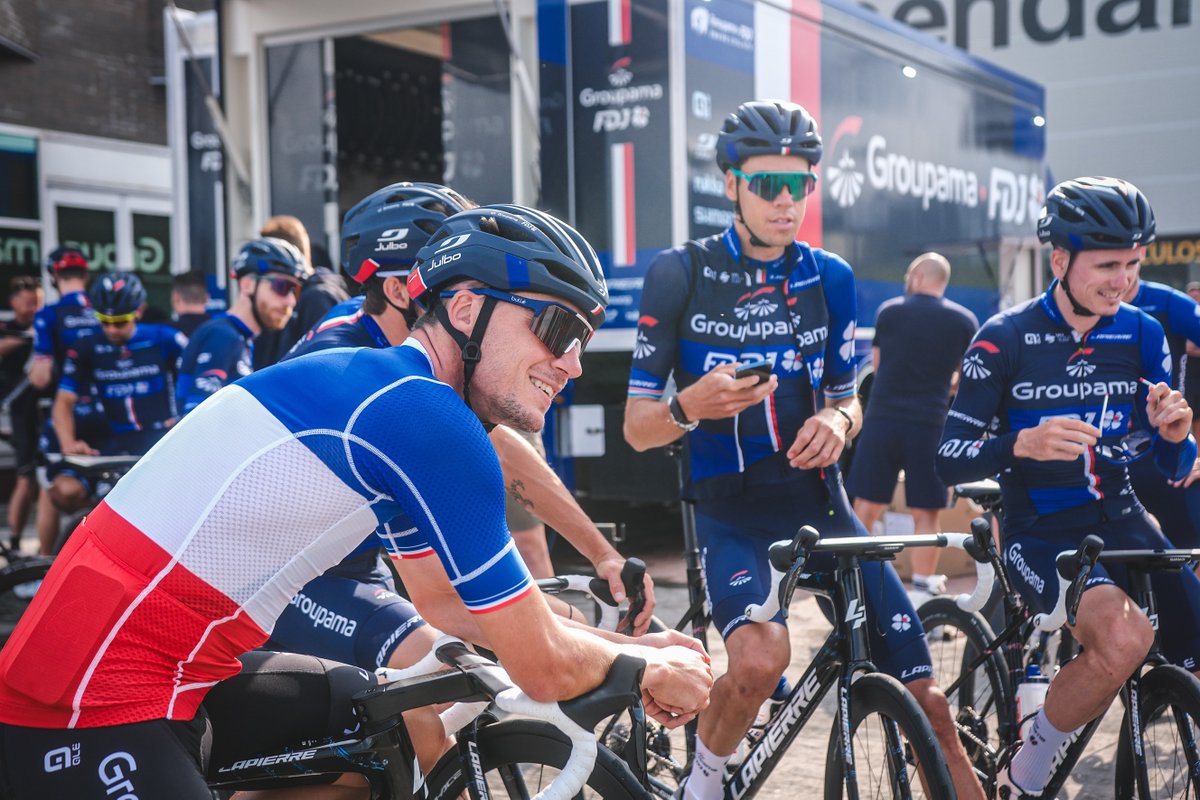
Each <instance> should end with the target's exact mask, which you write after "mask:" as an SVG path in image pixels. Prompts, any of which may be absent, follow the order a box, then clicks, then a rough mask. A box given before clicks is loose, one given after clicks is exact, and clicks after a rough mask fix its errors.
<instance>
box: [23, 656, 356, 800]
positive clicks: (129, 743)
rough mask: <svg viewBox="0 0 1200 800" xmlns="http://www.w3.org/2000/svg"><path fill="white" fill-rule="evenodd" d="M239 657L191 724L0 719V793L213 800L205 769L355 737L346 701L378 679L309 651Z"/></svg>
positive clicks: (31, 799) (29, 799) (29, 797)
mask: <svg viewBox="0 0 1200 800" xmlns="http://www.w3.org/2000/svg"><path fill="white" fill-rule="evenodd" d="M241 661H242V665H243V669H242V672H241V673H239V674H238V675H236V676H234V677H232V678H229V679H227V680H224V681H221V682H220V683H218V684H217V685H216V686H215V687H213V689H212V690H211V691H210V692H209V694H208V696H207V697H206V698H205V700H204V703H203V705H201V707H200V711H199V713H198V714H197V715H196V717H195V719H192V720H190V721H187V722H181V721H173V720H171V721H169V720H150V721H147V722H138V723H131V724H128V725H112V726H106V727H99V728H77V729H74V730H61V729H49V728H27V727H21V726H17V725H5V724H2V723H0V797H4V798H6V800H45V798H60V797H61V798H72V800H93V798H94V799H95V800H114V798H120V797H137V798H138V800H212V793H211V792H210V791H209V789H208V785H207V782H206V781H205V777H204V776H205V774H206V773H208V774H213V775H217V774H219V772H220V769H221V768H222V767H228V766H230V765H232V764H235V763H236V762H238V761H240V760H243V759H248V758H254V757H257V756H267V755H274V754H278V753H280V752H282V751H284V750H285V749H287V750H294V749H296V748H297V747H300V746H304V745H308V744H313V743H317V742H324V741H329V740H332V739H345V738H347V737H348V736H350V735H351V734H353V733H354V732H355V731H356V730H357V729H358V726H359V721H358V719H357V717H356V715H355V713H354V707H353V704H352V703H351V699H350V698H351V697H352V696H353V695H355V694H356V693H358V692H360V691H362V690H364V689H368V688H370V687H372V686H374V685H375V677H374V676H373V675H371V674H370V673H368V672H366V671H364V670H361V669H359V668H357V667H351V666H348V665H345V664H338V663H336V662H333V661H326V660H323V659H319V658H315V657H313V656H304V655H297V654H295V653H271V652H267V651H254V652H251V653H246V654H245V655H244V656H242V657H241ZM333 779H334V778H333V777H330V778H328V780H333Z"/></svg>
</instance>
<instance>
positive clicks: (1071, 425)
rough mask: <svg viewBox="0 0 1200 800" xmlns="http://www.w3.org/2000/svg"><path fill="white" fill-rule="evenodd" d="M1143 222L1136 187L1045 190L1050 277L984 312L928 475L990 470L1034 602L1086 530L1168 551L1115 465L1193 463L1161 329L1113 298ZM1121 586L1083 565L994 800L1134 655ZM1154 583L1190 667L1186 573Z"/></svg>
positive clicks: (1101, 181) (1017, 782) (1033, 774)
mask: <svg viewBox="0 0 1200 800" xmlns="http://www.w3.org/2000/svg"><path fill="white" fill-rule="evenodd" d="M1154 229H1155V226H1154V213H1153V211H1152V210H1151V208H1150V204H1149V202H1148V201H1147V200H1146V197H1145V195H1143V194H1142V193H1141V192H1139V191H1138V189H1137V188H1136V187H1135V186H1133V185H1132V184H1130V183H1128V182H1126V181H1122V180H1116V179H1112V178H1080V179H1077V180H1069V181H1065V182H1063V183H1061V184H1059V185H1058V186H1056V187H1055V188H1054V189H1053V190H1052V191H1051V192H1050V194H1049V195H1048V196H1047V198H1046V205H1045V207H1044V208H1043V209H1042V215H1041V218H1040V219H1039V221H1038V238H1039V239H1041V241H1042V242H1043V243H1049V244H1050V245H1051V246H1052V248H1053V250H1052V251H1051V255H1050V265H1051V269H1052V270H1053V272H1054V278H1055V279H1054V281H1053V283H1052V284H1051V285H1050V288H1049V289H1047V290H1046V292H1045V294H1043V295H1042V296H1041V297H1037V298H1034V299H1033V300H1030V301H1028V302H1026V303H1023V304H1021V305H1019V306H1017V307H1015V308H1012V309H1010V310H1008V311H1005V312H1003V313H1000V314H997V315H996V316H994V317H992V318H991V319H990V320H988V322H987V323H986V324H985V325H984V326H983V328H982V329H981V330H980V331H979V333H978V335H977V336H976V337H975V340H974V341H973V342H972V344H971V347H970V348H969V349H968V350H967V354H966V356H965V358H964V360H963V364H962V381H961V384H960V386H959V391H958V397H957V399H956V400H955V402H954V405H953V407H952V408H951V410H950V415H949V418H948V420H947V422H946V429H945V432H944V434H943V437H942V443H941V447H940V449H939V452H938V470H939V473H940V474H941V476H942V478H943V479H944V480H945V481H946V482H947V483H961V482H965V481H970V480H975V479H978V478H983V477H987V476H991V475H994V474H996V473H999V480H1000V486H1001V491H1002V494H1003V498H1004V509H1005V515H1004V524H1003V544H1004V556H1005V562H1006V565H1007V568H1008V571H1009V574H1010V576H1011V579H1012V581H1013V583H1014V585H1016V586H1017V587H1018V588H1019V589H1020V591H1021V594H1022V595H1023V597H1024V599H1025V600H1026V602H1027V603H1028V604H1029V605H1030V606H1031V607H1032V608H1033V609H1035V610H1037V611H1049V610H1050V608H1051V607H1052V606H1053V605H1054V603H1055V600H1056V598H1057V594H1058V580H1057V573H1056V571H1055V564H1054V559H1055V556H1056V555H1057V554H1058V553H1059V552H1061V551H1063V550H1073V549H1075V548H1076V547H1077V546H1078V544H1079V542H1080V540H1081V539H1082V538H1083V537H1084V536H1085V535H1087V534H1096V535H1098V536H1100V537H1101V538H1102V539H1103V540H1104V542H1105V545H1106V548H1108V549H1140V548H1155V547H1158V548H1162V547H1170V546H1171V544H1170V542H1169V541H1168V540H1167V537H1165V536H1163V533H1162V532H1161V531H1160V530H1159V529H1158V527H1157V526H1156V525H1155V524H1154V522H1153V521H1152V520H1151V519H1150V518H1149V517H1148V516H1147V514H1146V513H1145V511H1144V509H1143V508H1142V505H1141V503H1140V502H1139V501H1138V499H1137V497H1136V496H1135V495H1134V493H1133V490H1132V489H1131V488H1130V484H1129V477H1128V474H1127V471H1126V464H1127V463H1128V462H1129V461H1130V460H1132V459H1135V458H1139V457H1145V458H1148V459H1153V460H1154V463H1155V464H1156V465H1157V466H1158V468H1159V469H1160V470H1161V471H1162V472H1163V473H1164V474H1165V475H1166V476H1167V477H1170V478H1175V479H1177V478H1180V477H1182V476H1184V475H1186V474H1187V473H1188V471H1189V470H1190V468H1191V466H1192V463H1193V462H1194V460H1195V457H1196V443H1195V441H1194V440H1193V439H1192V438H1191V436H1190V434H1189V431H1190V430H1191V422H1192V412H1191V410H1190V409H1189V408H1188V406H1187V404H1186V403H1185V402H1184V401H1183V398H1182V396H1181V395H1180V394H1179V392H1177V391H1173V390H1171V388H1170V386H1169V383H1168V382H1169V381H1170V375H1169V373H1168V370H1169V368H1170V358H1169V352H1168V350H1167V349H1166V344H1165V341H1164V338H1163V330H1162V326H1161V325H1159V324H1158V322H1156V321H1155V320H1154V319H1153V318H1151V317H1150V316H1149V315H1147V314H1146V313H1144V312H1142V311H1140V310H1138V309H1136V308H1134V307H1133V306H1129V305H1125V304H1123V303H1122V302H1121V298H1122V296H1124V295H1125V293H1126V291H1127V290H1128V289H1129V287H1130V284H1131V282H1132V281H1133V280H1135V279H1136V277H1137V269H1138V265H1139V263H1140V261H1141V260H1142V258H1143V257H1144V255H1145V248H1146V245H1147V244H1149V243H1150V242H1152V241H1153V240H1154ZM1127 589H1128V586H1127V584H1126V580H1125V575H1124V571H1123V570H1121V569H1117V568H1115V567H1113V566H1108V567H1105V566H1103V565H1099V566H1097V567H1096V568H1095V570H1094V571H1093V572H1092V575H1091V579H1090V580H1089V581H1088V585H1087V590H1086V592H1085V593H1084V595H1083V599H1082V601H1081V602H1080V605H1079V613H1078V618H1077V623H1076V626H1075V628H1074V629H1073V633H1074V636H1075V638H1076V639H1077V640H1078V641H1079V642H1080V643H1081V644H1082V645H1083V653H1082V654H1081V655H1080V656H1079V657H1078V658H1075V659H1074V660H1072V661H1071V662H1070V663H1069V664H1067V665H1066V666H1064V667H1063V668H1062V670H1061V671H1060V672H1059V673H1058V675H1057V677H1055V679H1054V681H1053V682H1052V683H1051V685H1050V692H1049V695H1048V696H1047V698H1046V703H1045V706H1044V707H1043V708H1042V709H1041V710H1040V711H1039V712H1038V714H1037V716H1036V718H1035V719H1034V721H1033V723H1032V727H1031V732H1030V735H1029V737H1028V739H1027V740H1026V741H1025V742H1024V743H1023V745H1022V746H1021V748H1020V750H1019V751H1018V752H1017V753H1016V755H1015V756H1014V757H1013V758H1012V760H1011V762H1010V763H1009V764H1007V766H1005V767H1002V769H1001V771H1000V774H999V776H998V785H999V786H1000V792H1001V793H1000V794H999V796H1000V797H1001V798H1019V797H1023V796H1037V795H1038V794H1039V793H1040V792H1041V790H1042V788H1043V787H1044V786H1045V783H1046V781H1047V780H1048V778H1049V775H1050V773H1051V764H1052V760H1053V758H1054V755H1055V753H1056V751H1057V750H1058V749H1059V746H1060V745H1061V744H1063V743H1064V742H1065V741H1066V740H1067V738H1068V737H1070V735H1071V732H1072V731H1074V730H1075V729H1076V728H1079V727H1080V726H1082V725H1084V724H1085V723H1086V722H1088V721H1089V720H1092V719H1094V718H1095V717H1097V716H1099V715H1100V714H1101V713H1103V712H1104V710H1105V709H1107V708H1108V706H1109V705H1110V704H1111V702H1112V700H1113V698H1114V696H1115V695H1116V693H1117V691H1118V689H1119V687H1120V685H1121V684H1122V683H1123V682H1124V680H1125V679H1126V678H1127V677H1128V676H1129V675H1130V674H1131V673H1132V672H1133V671H1134V670H1135V669H1137V668H1138V667H1139V666H1140V665H1141V663H1142V659H1143V658H1144V657H1145V655H1146V652H1147V651H1148V650H1149V648H1150V645H1151V644H1152V642H1153V637H1154V631H1153V629H1152V628H1151V625H1150V622H1149V620H1147V619H1146V617H1145V615H1144V614H1143V613H1142V612H1141V611H1140V610H1139V609H1138V608H1137V607H1136V606H1135V605H1134V603H1133V601H1132V600H1131V599H1130V598H1129V596H1128V595H1127V594H1126V590H1127ZM1154 589H1155V591H1156V592H1157V594H1158V598H1159V607H1160V610H1161V613H1160V619H1161V621H1162V623H1163V627H1162V641H1163V645H1164V649H1165V651H1166V654H1167V655H1168V657H1170V658H1171V659H1172V660H1174V661H1177V663H1180V664H1182V665H1184V666H1185V667H1187V668H1188V669H1195V668H1196V664H1197V661H1196V659H1197V657H1200V581H1198V580H1197V579H1196V576H1195V575H1193V574H1192V573H1190V572H1183V573H1161V574H1158V575H1157V576H1155V577H1154ZM1022 793H1024V794H1022Z"/></svg>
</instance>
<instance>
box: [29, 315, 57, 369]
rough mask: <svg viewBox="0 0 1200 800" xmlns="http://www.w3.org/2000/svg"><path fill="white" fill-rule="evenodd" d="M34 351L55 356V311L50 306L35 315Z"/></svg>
mask: <svg viewBox="0 0 1200 800" xmlns="http://www.w3.org/2000/svg"><path fill="white" fill-rule="evenodd" d="M33 352H34V354H35V355H39V356H46V357H49V358H53V357H54V312H53V311H52V310H51V309H50V307H49V306H47V307H44V308H41V309H39V310H38V312H37V314H35V315H34V317H33Z"/></svg>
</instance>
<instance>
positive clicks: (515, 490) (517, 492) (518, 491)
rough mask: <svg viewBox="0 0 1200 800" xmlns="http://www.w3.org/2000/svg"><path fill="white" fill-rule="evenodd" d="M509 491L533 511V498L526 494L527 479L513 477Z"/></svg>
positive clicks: (526, 507)
mask: <svg viewBox="0 0 1200 800" xmlns="http://www.w3.org/2000/svg"><path fill="white" fill-rule="evenodd" d="M508 493H509V495H510V496H511V497H512V499H513V500H515V501H517V502H518V503H520V504H521V505H522V506H524V508H525V510H526V511H529V512H532V511H533V500H531V499H530V498H528V497H526V496H525V481H523V480H521V479H520V478H515V479H513V482H512V483H510V484H509V485H508Z"/></svg>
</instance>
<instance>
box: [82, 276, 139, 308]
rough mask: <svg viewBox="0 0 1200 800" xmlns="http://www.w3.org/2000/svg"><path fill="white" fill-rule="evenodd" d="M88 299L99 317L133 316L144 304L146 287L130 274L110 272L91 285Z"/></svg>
mask: <svg viewBox="0 0 1200 800" xmlns="http://www.w3.org/2000/svg"><path fill="white" fill-rule="evenodd" d="M88 297H89V298H90V299H91V301H92V308H94V309H95V310H96V313H97V314H98V315H100V316H101V317H122V316H125V315H126V314H133V313H134V312H136V311H137V310H138V309H139V308H141V307H142V304H143V303H145V302H146V287H144V286H142V279H141V278H139V277H138V276H137V275H135V274H134V273H132V272H110V273H108V274H106V275H103V276H102V277H101V278H100V280H98V281H96V282H95V283H94V284H92V288H91V291H89V292H88Z"/></svg>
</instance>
